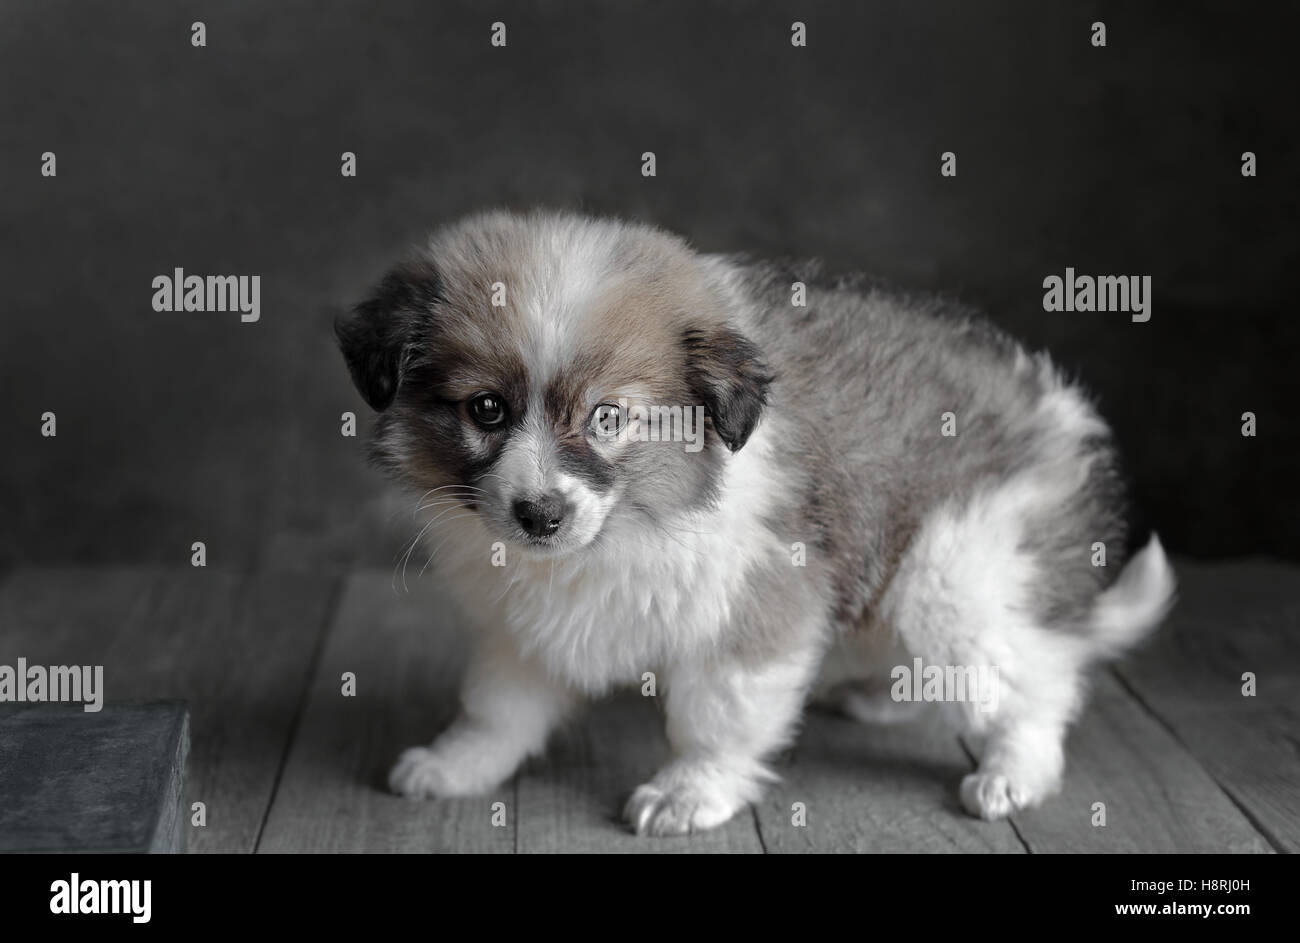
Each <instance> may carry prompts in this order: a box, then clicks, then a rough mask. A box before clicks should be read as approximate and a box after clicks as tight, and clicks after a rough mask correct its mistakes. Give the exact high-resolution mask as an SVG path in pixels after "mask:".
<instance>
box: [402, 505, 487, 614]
mask: <svg viewBox="0 0 1300 943" xmlns="http://www.w3.org/2000/svg"><path fill="white" fill-rule="evenodd" d="M454 510H456V508H454V507H450V508H447V509H446V510H444V511H439V512H438V514H437V515H435V516H434V517H433V519H432V520H430V521H429V522H428V523H427V524H425V525H424V526H423V527H421V528H420V532H419V533H418V534H416V535H415V539H414V540H412V541H411V546H410V547H409V548H408V549H407V551H406V557H405V558H404V559H403V560H402V589H404V590H406V591H407V592H408V593H409V592H410V589H409V588H408V587H407V585H406V567H407V564H408V563H410V561H411V553H412V552H413V551H414V550H415V545H416V544H418V543H419V542H420V538H421V537H423V536H424V534H425V531H427V530H428V529H429V528H430V527H432V526H433V525H434V524H436V523H438V521H439V520H440V519H441V518H443V517H445V516H446V515H448V514H450V513H451V512H452V511H454ZM463 516H465V517H473V515H472V514H466V515H463ZM426 565H427V564H426ZM420 572H421V573H423V572H424V570H421V571H420ZM417 579H418V577H417Z"/></svg>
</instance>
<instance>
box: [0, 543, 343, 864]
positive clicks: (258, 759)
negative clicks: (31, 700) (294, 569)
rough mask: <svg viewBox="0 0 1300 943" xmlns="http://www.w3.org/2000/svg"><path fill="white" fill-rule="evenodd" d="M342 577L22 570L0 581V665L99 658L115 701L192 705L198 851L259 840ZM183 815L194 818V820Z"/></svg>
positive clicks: (243, 848)
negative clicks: (200, 819)
mask: <svg viewBox="0 0 1300 943" xmlns="http://www.w3.org/2000/svg"><path fill="white" fill-rule="evenodd" d="M333 583H334V581H333V580H331V579H328V578H322V577H311V576H307V575H286V574H280V575H271V574H266V575H257V576H249V575H245V574H239V573H232V572H228V571H223V570H218V569H207V568H187V567H181V568H129V567H126V568H99V569H86V570H62V569H60V570H42V569H31V570H19V571H17V572H15V573H14V574H12V575H11V576H10V577H9V579H8V580H6V582H5V583H4V585H3V587H0V626H2V627H3V631H2V632H0V664H14V662H15V660H16V659H17V658H18V657H19V656H24V657H26V658H27V660H28V662H29V663H35V662H40V663H44V664H64V665H72V664H78V665H103V667H104V687H105V691H106V700H107V701H108V702H110V703H122V702H130V701H147V700H157V699H168V698H175V699H179V700H183V701H185V702H186V704H187V706H188V707H189V709H190V721H191V731H190V736H191V752H190V760H189V770H188V777H187V788H186V793H187V796H186V808H187V809H188V808H189V807H190V806H191V804H192V803H195V802H202V803H204V805H205V807H206V820H207V824H206V825H205V826H204V827H201V828H195V827H190V829H189V835H188V838H187V845H188V847H189V850H190V851H194V852H248V851H251V850H252V849H253V847H254V844H255V842H256V838H257V834H258V830H259V828H260V826H261V823H262V820H263V817H264V815H265V812H266V809H267V806H268V804H269V802H270V799H271V794H272V791H273V787H274V783H275V777H276V773H277V770H278V769H279V766H280V762H281V759H282V757H283V755H284V751H285V748H286V745H287V743H288V739H289V733H290V728H291V726H292V723H293V718H294V715H295V712H296V711H297V709H298V706H299V704H300V701H301V695H302V690H303V686H304V685H305V683H306V679H307V664H308V660H309V657H308V654H307V653H309V652H311V651H312V650H313V648H314V647H315V644H316V641H317V638H318V637H319V634H320V632H321V631H322V629H323V626H324V623H325V615H326V612H327V609H328V606H329V605H330V600H331V597H332V592H333V590H332V587H333ZM187 827H189V826H188V823H187Z"/></svg>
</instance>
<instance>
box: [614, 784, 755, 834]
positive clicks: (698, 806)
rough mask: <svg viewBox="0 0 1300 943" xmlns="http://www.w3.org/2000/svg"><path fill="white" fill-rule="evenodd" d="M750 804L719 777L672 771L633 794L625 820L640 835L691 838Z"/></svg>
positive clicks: (719, 823)
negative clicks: (690, 836)
mask: <svg viewBox="0 0 1300 943" xmlns="http://www.w3.org/2000/svg"><path fill="white" fill-rule="evenodd" d="M746 801H747V800H746V798H745V796H744V795H743V793H742V791H741V790H739V789H737V788H731V787H729V786H728V785H727V784H726V782H725V781H719V779H718V777H716V776H712V777H710V776H706V775H701V774H694V773H692V772H691V771H690V769H689V768H685V769H683V768H670V769H667V770H664V771H663V772H661V773H660V774H659V775H658V776H656V777H655V778H654V779H653V780H651V781H650V782H648V783H646V784H644V785H642V786H639V787H638V788H637V790H636V792H634V793H632V798H630V799H628V801H627V805H626V806H625V807H624V809H623V818H625V819H626V820H627V823H628V825H630V826H631V827H632V830H633V831H634V832H636V833H637V834H638V835H654V836H663V835H688V834H690V833H691V832H702V831H705V830H707V829H710V828H716V827H717V826H719V825H721V824H722V823H723V822H725V821H727V819H729V818H731V817H732V816H733V815H735V814H736V811H737V810H738V809H740V808H741V807H742V806H743V805H744V804H745V802H746Z"/></svg>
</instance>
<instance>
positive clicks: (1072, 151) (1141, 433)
mask: <svg viewBox="0 0 1300 943" xmlns="http://www.w3.org/2000/svg"><path fill="white" fill-rule="evenodd" d="M841 7H842V8H843V9H840V8H841ZM476 8H477V9H476ZM1283 15H1286V16H1288V17H1289V21H1287V22H1281V21H1279V20H1278V19H1277V18H1278V17H1279V16H1283ZM496 19H503V20H505V21H506V22H507V24H508V29H509V33H508V36H509V45H508V46H507V47H506V48H505V49H493V48H492V47H491V46H490V45H489V43H488V35H489V24H490V23H491V21H493V20H496ZM1098 19H1100V20H1104V21H1105V22H1106V23H1107V27H1108V33H1109V35H1108V46H1107V48H1105V49H1095V48H1093V47H1092V46H1091V45H1090V43H1089V24H1090V23H1091V22H1093V21H1094V20H1098ZM193 20H203V21H204V22H205V23H206V24H207V30H208V45H207V47H206V48H203V49H195V48H193V47H192V46H191V45H190V41H189V40H190V31H189V27H190V23H191V22H192V21H193ZM794 20H802V21H805V22H806V23H807V24H808V29H809V45H808V47H807V48H805V49H795V48H792V47H791V45H790V43H789V38H788V37H789V24H790V23H791V22H792V21H794ZM1296 25H1297V24H1296V22H1295V15H1294V14H1291V13H1286V14H1284V13H1283V12H1282V10H1281V6H1280V5H1278V6H1277V8H1276V9H1275V7H1274V5H1273V4H1242V3H1223V4H1189V3H1179V4H1173V3H1168V4H1147V3H1143V4H1137V3H1080V4H1044V3H1038V2H1029V0H1026V2H1016V3H1006V2H996V3H969V2H934V0H923V2H883V3H853V4H849V3H844V4H827V3H817V2H806V0H804V2H786V3H752V4H740V3H699V2H689V3H687V2H664V0H655V2H645V3H637V4H630V3H623V4H609V3H568V4H560V3H550V4H528V5H518V4H514V5H512V4H493V5H489V7H484V6H483V5H482V4H471V3H454V4H449V3H428V2H384V3H359V2H358V3H339V2H333V3H302V2H296V3H294V2H279V3H274V4H270V3H254V2H232V3H224V2H223V3H221V4H218V5H212V4H203V3H193V2H178V3H164V2H161V0H153V2H147V3H145V2H122V3H113V4H89V3H72V2H66V0H40V2H37V0H7V2H6V3H4V4H3V5H0V213H2V214H3V220H4V229H3V232H4V240H3V245H4V249H3V254H2V255H0V276H3V286H4V293H5V300H4V308H3V320H2V321H0V376H2V377H3V391H4V396H3V401H0V441H3V443H4V444H3V452H4V458H3V463H2V465H0V495H2V496H3V497H2V498H0V502H2V507H3V512H2V513H3V518H2V520H3V523H0V564H13V563H17V562H22V561H36V562H70V561H84V562H107V561H119V560H120V561H129V560H157V561H164V560H166V561H172V562H176V561H178V560H184V559H185V558H186V557H187V556H188V547H189V544H190V542H191V541H192V540H196V539H203V540H206V541H207V543H208V546H209V563H210V564H212V565H232V566H254V565H276V566H317V565H333V564H346V563H347V562H349V561H350V560H353V559H356V558H358V557H360V558H363V559H365V560H367V561H370V562H379V563H384V562H387V561H388V560H389V559H391V556H392V553H393V551H394V550H395V549H396V547H397V543H398V540H397V539H396V538H395V537H393V536H391V535H392V534H398V535H399V536H404V534H401V533H400V532H401V531H404V530H405V527H404V525H401V526H398V527H397V528H396V529H395V530H394V529H390V528H389V525H388V522H387V521H386V519H385V518H386V515H385V513H384V511H385V506H384V505H383V504H382V503H381V502H380V501H378V500H377V498H376V495H377V494H378V493H379V492H378V490H377V481H376V479H375V478H374V476H373V475H372V473H370V472H369V471H367V470H366V469H365V468H364V466H363V465H362V463H361V460H360V457H359V449H358V447H357V442H356V440H349V439H344V438H342V437H340V436H339V435H338V417H339V414H340V412H342V411H343V410H345V409H356V410H358V411H359V412H360V411H361V410H362V406H361V403H360V400H359V399H358V398H357V397H356V396H355V395H354V394H353V392H352V390H351V388H350V386H349V384H348V381H347V377H346V374H345V371H344V370H343V368H342V364H341V362H340V360H339V358H338V356H337V355H336V353H335V351H334V350H333V347H332V339H331V335H330V332H329V329H328V324H329V313H330V311H331V310H332V309H333V308H334V307H335V306H337V305H340V304H343V303H346V302H348V301H349V300H352V299H354V298H355V297H356V296H357V295H359V293H360V292H361V291H362V290H363V289H364V288H366V287H367V286H368V284H369V282H370V281H371V280H372V279H375V278H376V277H377V276H378V274H379V273H380V271H381V270H382V268H383V266H384V265H385V264H386V263H387V262H388V261H389V260H390V259H391V258H392V257H393V256H394V255H395V254H396V253H398V252H399V251H400V250H401V249H402V248H403V247H404V246H405V245H406V244H407V243H408V242H410V241H412V240H415V239H417V238H418V237H419V236H420V235H421V233H422V232H423V231H425V230H427V229H428V228H430V227H432V226H434V225H436V224H438V223H439V222H442V221H445V220H448V219H450V218H452V217H454V216H456V215H458V214H461V213H464V212H466V211H470V210H473V209H477V208H482V207H487V206H499V205H508V206H516V207H525V206H530V205H533V204H539V203H541V204H546V205H550V206H569V207H578V208H585V209H588V210H593V211H602V212H613V213H618V214H623V215H629V216H635V217H639V218H643V219H648V220H651V221H654V222H658V223H661V224H663V225H665V226H668V227H670V228H672V229H675V230H678V231H680V232H682V233H684V234H686V235H687V236H688V237H690V238H691V239H692V240H693V241H695V242H696V243H697V244H698V245H700V246H702V247H704V248H707V249H710V250H753V251H755V252H758V253H768V254H787V255H818V256H822V257H824V258H825V259H826V260H827V262H828V264H829V265H830V267H832V268H840V269H859V268H860V269H869V270H872V271H874V272H876V273H878V274H881V275H883V276H885V277H887V278H890V279H893V280H895V281H898V282H901V283H904V284H907V285H911V286H914V287H918V288H936V289H941V290H945V291H947V292H949V293H952V294H955V295H958V296H960V297H962V298H964V299H966V300H968V301H971V302H974V303H977V304H980V305H983V306H985V307H987V308H988V309H990V311H991V313H992V315H993V317H994V319H995V320H996V321H998V322H999V323H1000V324H1002V325H1003V326H1005V327H1007V328H1008V329H1010V330H1011V331H1013V332H1014V333H1016V334H1018V335H1020V336H1021V337H1023V338H1024V339H1026V340H1027V341H1028V342H1030V343H1031V344H1032V345H1034V346H1043V347H1047V348H1049V349H1051V350H1052V351H1053V353H1054V354H1056V355H1057V357H1058V358H1059V359H1060V360H1061V361H1062V362H1064V363H1065V364H1067V365H1068V366H1069V367H1071V368H1073V369H1076V370H1077V371H1078V372H1079V373H1080V375H1082V376H1083V377H1084V378H1085V379H1086V380H1087V381H1088V382H1089V384H1090V385H1091V387H1092V388H1093V389H1094V390H1095V391H1096V392H1097V394H1098V395H1099V397H1100V401H1101V406H1102V410H1103V412H1104V413H1105V414H1106V415H1107V416H1108V417H1109V418H1110V419H1111V420H1112V421H1113V422H1114V423H1115V425H1116V427H1117V429H1118V431H1119V435H1120V438H1121V441H1122V443H1123V445H1124V446H1125V448H1126V450H1127V454H1128V456H1129V464H1130V468H1131V470H1132V472H1133V474H1134V477H1135V480H1136V485H1137V496H1138V498H1139V501H1140V503H1141V507H1142V509H1143V510H1144V511H1145V513H1146V515H1147V517H1148V518H1149V519H1150V522H1151V523H1153V524H1155V525H1156V526H1158V527H1159V529H1160V530H1161V532H1162V534H1163V535H1164V536H1165V538H1166V542H1167V544H1168V545H1170V546H1171V547H1172V548H1173V549H1174V550H1175V551H1182V552H1190V553H1196V554H1204V555H1220V554H1240V553H1248V552H1254V551H1267V552H1272V553H1278V554H1285V555H1289V556H1297V555H1300V513H1298V512H1297V507H1298V506H1300V500H1298V499H1297V497H1296V493H1295V492H1296V484H1297V481H1298V480H1300V473H1298V472H1300V468H1298V460H1297V456H1298V455H1300V436H1298V434H1297V429H1298V426H1297V421H1296V419H1295V418H1294V410H1295V399H1294V396H1293V395H1291V394H1292V393H1293V392H1294V391H1295V390H1296V388H1297V384H1295V382H1294V379H1293V374H1294V369H1295V368H1294V360H1295V356H1296V352H1297V350H1300V343H1298V342H1300V329H1298V328H1297V322H1296V319H1295V308H1294V303H1293V302H1292V300H1291V299H1292V298H1293V297H1294V292H1293V290H1292V288H1291V286H1290V284H1289V282H1290V279H1291V278H1292V277H1294V274H1295V272H1296V271H1297V265H1296V262H1297V245H1298V243H1297V235H1296V218H1297V212H1296V208H1297V194H1298V193H1300V187H1298V186H1297V183H1298V182H1300V181H1298V179H1297V177H1298V175H1300V174H1298V171H1297V164H1296V131H1297V127H1296V108H1295V99H1294V90H1295V88H1296V87H1297V82H1296V78H1297V75H1296V71H1297V70H1296V67H1295V66H1294V64H1293V62H1294V58H1295V57H1294V52H1293V49H1292V44H1293V37H1294V35H1295V27H1296ZM47 150H49V151H54V152H55V153H56V154H57V159H58V176H57V177H56V178H53V179H44V178H42V177H41V176H40V173H39V169H40V155H41V153H42V152H44V151H47ZM345 150H351V151H354V152H356V153H357V155H358V161H359V176H358V177H357V178H355V179H345V178H343V177H341V176H340V174H339V155H340V153H341V152H343V151H345ZM645 150H653V151H655V152H656V153H657V155H658V177H657V178H655V179H651V180H647V179H644V178H642V177H641V176H640V174H639V158H640V154H641V153H642V152H643V151H645ZM945 150H952V151H955V152H956V153H957V155H958V161H959V163H958V167H959V173H958V176H957V177H956V178H955V179H944V178H941V177H940V175H939V172H938V168H939V154H940V152H942V151H945ZM1243 150H1253V151H1255V152H1257V154H1258V155H1259V168H1260V175H1259V176H1258V177H1257V178H1256V179H1252V180H1247V179H1243V178H1242V177H1241V175H1240V173H1239V155H1240V154H1241V152H1242V151H1243ZM176 266H181V267H184V268H185V269H186V270H188V271H190V272H194V273H205V274H206V273H240V274H259V275H261V276H262V318H261V321H260V322H259V323H256V324H241V323H240V322H239V319H238V317H237V316H234V315H222V314H199V313H190V314H184V313H155V312H154V311H153V310H152V308H151V306H150V300H151V297H152V290H151V288H150V281H151V279H152V278H153V277H154V276H155V275H158V274H161V273H168V272H170V271H171V269H172V268H173V267H176ZM1066 266H1074V267H1075V268H1076V269H1078V270H1080V271H1081V272H1092V273H1125V274H1128V273H1142V274H1149V275H1151V276H1152V277H1153V279H1154V286H1155V288H1154V291H1155V299H1154V315H1153V318H1152V320H1151V321H1150V322H1149V323H1147V324H1132V323H1130V322H1129V321H1128V319H1127V318H1126V317H1125V316H1124V315H1115V314H1109V315H1107V314H1078V313H1076V314H1064V313H1062V314H1048V313H1045V312H1044V311H1043V310H1042V303H1041V302H1042V288H1041V283H1042V279H1043V278H1044V277H1045V276H1046V275H1049V274H1052V273H1060V272H1062V271H1063V270H1064V268H1065V267H1066ZM46 410H52V411H54V412H56V413H57V415H58V436H57V438H55V439H43V438H41V437H40V435H39V417H40V415H41V413H42V412H44V411H46ZM1245 410H1252V411H1254V412H1256V413H1257V414H1258V416H1259V435H1258V437H1257V438H1254V439H1243V438H1242V437H1241V436H1240V434H1239V426H1240V420H1239V418H1238V417H1239V416H1240V414H1241V413H1242V412H1243V411H1245Z"/></svg>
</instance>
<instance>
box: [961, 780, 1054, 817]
mask: <svg viewBox="0 0 1300 943" xmlns="http://www.w3.org/2000/svg"><path fill="white" fill-rule="evenodd" d="M1050 792H1051V790H1050V789H1034V788H1031V787H1028V786H1026V785H1025V784H1023V783H1019V782H1017V781H1016V780H1014V779H1012V778H1011V777H1009V776H1006V775H1005V774H1003V773H998V772H975V773H971V774H970V775H968V776H967V777H966V778H965V779H963V780H962V781H961V804H962V805H963V806H965V807H966V811H967V812H969V813H970V814H971V815H974V816H977V817H979V818H981V819H985V820H987V821H990V822H993V821H996V820H998V819H1005V818H1006V817H1007V816H1008V815H1011V814H1012V813H1014V812H1019V811H1020V810H1021V809H1028V808H1030V807H1031V806H1036V805H1038V804H1039V803H1040V802H1042V801H1043V799H1045V798H1046V797H1047V795H1048V794H1049V793H1050Z"/></svg>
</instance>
